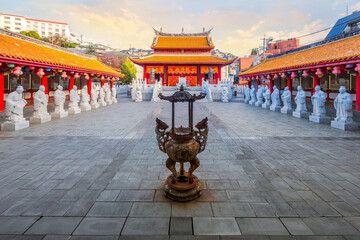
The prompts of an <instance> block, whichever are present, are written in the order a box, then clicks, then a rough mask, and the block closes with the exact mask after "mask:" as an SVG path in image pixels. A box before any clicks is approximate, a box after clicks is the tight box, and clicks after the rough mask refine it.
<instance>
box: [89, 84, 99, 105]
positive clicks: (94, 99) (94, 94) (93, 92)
mask: <svg viewBox="0 0 360 240" xmlns="http://www.w3.org/2000/svg"><path fill="white" fill-rule="evenodd" d="M97 99H98V93H97V91H96V88H94V87H93V88H91V102H90V106H91V109H96V108H99V107H100V105H99V103H98V100H97Z"/></svg>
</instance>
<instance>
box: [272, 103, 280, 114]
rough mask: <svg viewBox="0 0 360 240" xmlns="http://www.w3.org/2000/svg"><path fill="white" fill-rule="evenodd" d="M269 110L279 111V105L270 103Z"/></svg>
mask: <svg viewBox="0 0 360 240" xmlns="http://www.w3.org/2000/svg"><path fill="white" fill-rule="evenodd" d="M270 110H271V111H274V112H280V110H281V107H280V106H273V105H271V106H270Z"/></svg>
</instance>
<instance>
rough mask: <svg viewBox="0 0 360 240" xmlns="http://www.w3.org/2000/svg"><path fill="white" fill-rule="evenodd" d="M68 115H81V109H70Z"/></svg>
mask: <svg viewBox="0 0 360 240" xmlns="http://www.w3.org/2000/svg"><path fill="white" fill-rule="evenodd" d="M68 113H69V115H74V114H78V113H81V109H80V108H78V107H77V108H74V107H73V108H69V109H68Z"/></svg>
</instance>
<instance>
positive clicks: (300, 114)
mask: <svg viewBox="0 0 360 240" xmlns="http://www.w3.org/2000/svg"><path fill="white" fill-rule="evenodd" d="M293 117H297V118H309V113H308V112H293Z"/></svg>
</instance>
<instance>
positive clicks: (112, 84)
mask: <svg viewBox="0 0 360 240" xmlns="http://www.w3.org/2000/svg"><path fill="white" fill-rule="evenodd" d="M113 86H114V81H110V88H111V89H112V88H113Z"/></svg>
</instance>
